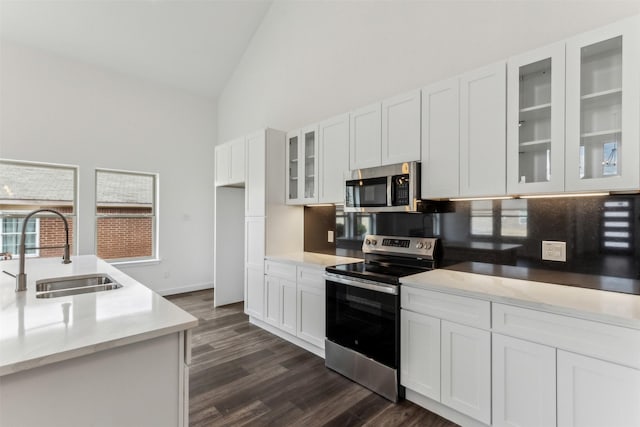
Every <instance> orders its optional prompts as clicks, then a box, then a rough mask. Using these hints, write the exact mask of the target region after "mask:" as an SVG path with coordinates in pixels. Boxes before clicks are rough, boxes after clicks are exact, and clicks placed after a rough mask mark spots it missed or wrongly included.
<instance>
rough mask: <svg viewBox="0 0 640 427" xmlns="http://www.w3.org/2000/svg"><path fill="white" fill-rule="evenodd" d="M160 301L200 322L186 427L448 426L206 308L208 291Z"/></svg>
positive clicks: (239, 313) (235, 310)
mask: <svg viewBox="0 0 640 427" xmlns="http://www.w3.org/2000/svg"><path fill="white" fill-rule="evenodd" d="M167 299H168V300H170V301H172V302H173V303H175V304H177V305H178V306H180V307H182V308H183V309H184V310H186V311H188V312H190V313H191V314H193V315H194V316H196V317H198V319H199V320H200V325H199V326H198V327H197V328H196V329H194V330H193V340H192V346H193V348H192V355H193V360H192V365H191V371H190V376H189V383H190V387H189V391H190V398H191V401H190V410H189V418H190V422H189V424H190V426H192V427H195V426H239V425H251V426H263V425H264V426H266V425H273V426H336V427H337V426H340V427H343V426H364V425H366V426H434V427H450V426H455V424H453V423H451V422H449V421H447V420H445V419H443V418H441V417H439V416H438V415H435V414H433V413H431V412H429V411H427V410H425V409H423V408H421V407H419V406H417V405H414V404H413V403H411V402H408V401H403V402H401V403H400V404H393V403H391V402H389V401H387V400H385V399H384V398H382V397H380V396H378V395H377V394H375V393H373V392H371V391H369V390H367V389H366V388H364V387H362V386H360V385H358V384H356V383H354V382H352V381H350V380H348V379H346V378H344V377H342V376H341V375H339V374H337V373H335V372H333V371H331V370H329V369H326V368H325V366H324V360H323V359H322V358H320V357H317V356H315V355H313V354H311V353H309V352H307V351H306V350H303V349H301V348H300V347H297V346H295V345H293V344H291V343H289V342H287V341H285V340H283V339H281V338H278V337H276V336H275V335H272V334H270V333H268V332H266V331H264V330H262V329H260V328H258V327H256V326H254V325H251V324H250V323H249V321H248V317H247V316H246V315H245V314H244V313H243V306H242V304H231V305H228V306H224V307H218V308H213V291H200V292H192V293H188V294H181V295H174V296H170V297H167Z"/></svg>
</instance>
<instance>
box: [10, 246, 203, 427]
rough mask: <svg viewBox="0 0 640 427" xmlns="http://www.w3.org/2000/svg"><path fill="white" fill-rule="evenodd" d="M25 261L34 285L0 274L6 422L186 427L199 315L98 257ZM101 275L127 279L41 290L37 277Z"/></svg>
mask: <svg viewBox="0 0 640 427" xmlns="http://www.w3.org/2000/svg"><path fill="white" fill-rule="evenodd" d="M26 264H27V265H26V273H27V279H28V282H27V291H26V292H15V290H14V288H15V280H14V279H12V278H11V277H9V276H8V275H5V274H3V275H2V277H0V425H3V426H4V425H7V426H14V425H19V426H40V425H47V426H57V425H61V426H62V425H64V426H74V425H95V426H101V425H104V426H109V425H119V426H128V425H136V426H146V425H153V426H163V425H166V426H176V425H178V426H182V425H186V424H187V417H188V377H189V375H188V366H189V363H190V347H191V346H190V332H189V329H191V328H193V327H195V326H196V325H197V323H198V322H197V319H196V318H195V317H193V316H191V315H190V314H188V313H186V312H185V311H183V310H181V309H180V308H178V307H176V306H175V305H173V304H172V303H170V302H168V301H166V300H165V299H164V298H162V297H161V296H160V295H158V294H156V293H154V292H153V291H151V290H150V289H148V288H147V287H145V286H143V285H142V284H140V283H138V282H137V281H135V280H134V279H132V278H131V277H129V276H127V275H126V274H124V273H122V272H121V271H119V270H117V269H116V268H114V267H112V266H111V265H109V264H108V263H106V262H104V261H102V260H100V259H99V258H97V257H95V256H92V255H83V256H77V257H73V259H72V263H71V264H66V265H64V264H61V263H60V260H59V259H57V258H56V259H52V258H47V259H32V260H27V263H26ZM0 267H1V269H2V270H6V271H8V272H10V273H17V271H18V262H17V261H2V262H0ZM95 273H101V274H107V275H108V276H110V277H111V278H112V279H113V280H114V281H115V282H117V283H119V284H121V285H122V287H121V288H118V289H114V290H108V291H102V292H92V293H84V294H77V295H69V296H60V297H55V298H36V292H35V282H36V281H38V280H41V279H48V278H62V277H70V276H82V275H88V274H95Z"/></svg>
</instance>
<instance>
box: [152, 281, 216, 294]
mask: <svg viewBox="0 0 640 427" xmlns="http://www.w3.org/2000/svg"><path fill="white" fill-rule="evenodd" d="M205 289H211V290H213V282H207V283H196V284H193V285H187V286H180V287H177V288H169V289H161V290H159V291H156V293H158V294H160V295H162V296H163V297H164V296H167V295H175V294H185V293H187V292H194V291H203V290H205Z"/></svg>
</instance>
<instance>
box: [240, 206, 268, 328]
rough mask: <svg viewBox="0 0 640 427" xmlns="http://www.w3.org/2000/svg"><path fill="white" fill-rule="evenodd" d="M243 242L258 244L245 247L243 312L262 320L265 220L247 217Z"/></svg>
mask: <svg viewBox="0 0 640 427" xmlns="http://www.w3.org/2000/svg"><path fill="white" fill-rule="evenodd" d="M245 241H246V242H259V243H257V244H253V245H249V244H248V245H245V255H244V260H245V262H244V267H245V274H244V280H245V284H244V286H245V288H244V295H245V297H244V311H245V313H247V314H248V315H250V316H253V317H255V318H258V319H260V320H262V319H263V316H264V268H265V267H264V252H265V244H264V242H265V219H264V217H248V218H246V219H245Z"/></svg>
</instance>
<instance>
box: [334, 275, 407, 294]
mask: <svg viewBox="0 0 640 427" xmlns="http://www.w3.org/2000/svg"><path fill="white" fill-rule="evenodd" d="M322 277H324V278H325V279H326V280H329V281H331V282H336V283H341V284H343V285H347V286H355V287H357V288H362V289H368V290H370V291H375V292H384V293H385V294H391V295H398V286H394V285H386V284H384V283H378V282H372V281H370V280H362V279H360V280H359V279H352V278H349V279H347V278H345V277H344V276H337V275H335V274H331V273H324V274H323V275H322Z"/></svg>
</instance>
